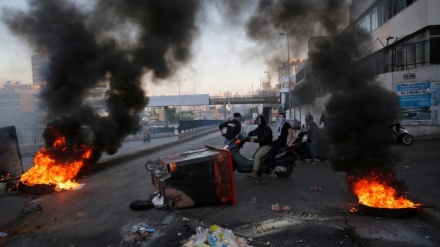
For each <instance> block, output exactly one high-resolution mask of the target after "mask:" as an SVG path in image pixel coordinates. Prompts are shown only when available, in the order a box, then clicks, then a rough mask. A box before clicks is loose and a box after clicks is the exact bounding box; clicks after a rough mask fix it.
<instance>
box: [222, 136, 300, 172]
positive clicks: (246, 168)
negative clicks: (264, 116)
mask: <svg viewBox="0 0 440 247" xmlns="http://www.w3.org/2000/svg"><path fill="white" fill-rule="evenodd" d="M248 134H249V132H248V129H246V128H244V129H243V130H242V131H241V132H240V134H238V136H237V137H236V138H234V139H232V140H231V141H230V142H229V143H228V144H226V146H225V149H228V150H230V151H231V156H232V164H233V169H234V171H235V170H236V171H237V172H238V173H249V172H251V171H252V168H253V166H254V160H253V159H249V158H247V157H244V156H243V155H242V154H241V153H240V149H241V148H243V146H244V144H245V143H246V142H248V141H249V136H248ZM297 159H298V155H297V153H296V151H295V149H294V148H293V147H288V146H287V145H286V146H285V147H283V148H281V149H279V150H278V151H277V152H276V154H275V161H276V162H277V166H276V168H275V171H274V173H275V174H276V175H277V176H278V177H288V176H290V175H291V174H292V172H293V166H296V164H295V161H296V160H297ZM269 167H270V161H269V157H268V156H267V155H266V156H263V157H262V162H261V164H260V168H259V171H258V172H257V173H258V174H259V175H260V174H263V173H264V174H269Z"/></svg>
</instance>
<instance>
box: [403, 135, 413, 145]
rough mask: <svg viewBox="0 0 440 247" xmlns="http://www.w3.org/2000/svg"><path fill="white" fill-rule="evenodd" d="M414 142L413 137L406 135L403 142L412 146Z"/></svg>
mask: <svg viewBox="0 0 440 247" xmlns="http://www.w3.org/2000/svg"><path fill="white" fill-rule="evenodd" d="M412 141H413V138H412V137H411V136H409V135H405V136H404V137H403V138H402V142H403V143H404V144H411V143H412Z"/></svg>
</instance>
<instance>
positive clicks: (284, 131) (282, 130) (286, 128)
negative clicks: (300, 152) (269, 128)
mask: <svg viewBox="0 0 440 247" xmlns="http://www.w3.org/2000/svg"><path fill="white" fill-rule="evenodd" d="M277 135H278V138H277V139H276V140H275V141H274V142H273V145H272V148H271V149H270V151H269V153H268V157H269V159H270V165H271V166H270V167H269V175H271V174H272V173H273V171H274V170H275V167H276V162H275V153H276V151H277V150H278V149H280V148H282V147H285V146H286V145H287V146H288V147H290V146H291V145H292V141H293V129H292V126H291V125H290V124H289V122H287V121H286V114H285V113H280V115H279V116H278V126H277Z"/></svg>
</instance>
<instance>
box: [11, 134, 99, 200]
mask: <svg viewBox="0 0 440 247" xmlns="http://www.w3.org/2000/svg"><path fill="white" fill-rule="evenodd" d="M53 147H54V149H48V148H42V149H40V151H38V152H37V153H36V155H35V157H34V166H33V167H31V168H30V169H29V170H28V171H27V172H26V173H24V174H23V175H22V176H21V178H20V182H22V183H23V184H25V185H28V186H33V185H36V184H48V185H53V184H55V185H56V187H55V190H56V191H61V190H73V189H77V188H79V187H80V186H81V184H78V183H76V182H75V181H74V178H75V177H76V175H77V174H78V172H79V170H80V169H81V167H82V166H83V165H84V161H85V160H86V159H88V158H90V157H91V155H92V151H93V148H92V147H91V146H89V145H86V144H82V145H81V147H80V148H75V149H71V148H70V149H69V148H67V146H66V138H65V137H64V136H60V137H58V139H57V140H55V142H54V144H53ZM54 150H56V151H57V152H58V153H60V152H61V153H62V154H63V155H68V156H69V161H61V160H57V157H56V155H55V153H56V152H54ZM69 154H71V155H69Z"/></svg>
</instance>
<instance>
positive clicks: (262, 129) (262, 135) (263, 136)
mask: <svg viewBox="0 0 440 247" xmlns="http://www.w3.org/2000/svg"><path fill="white" fill-rule="evenodd" d="M257 124H258V127H257V128H256V129H254V130H253V131H251V132H249V136H252V137H251V138H250V142H255V143H258V145H259V146H260V147H259V148H258V150H257V151H256V153H255V155H254V167H253V169H252V172H250V173H247V174H246V176H248V177H249V178H252V179H258V174H257V172H258V169H259V168H260V163H261V158H262V157H263V156H265V155H266V154H267V153H268V152H269V150H270V149H271V147H272V129H271V128H270V127H269V126H268V125H267V122H266V117H265V116H264V115H258V116H257Z"/></svg>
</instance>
